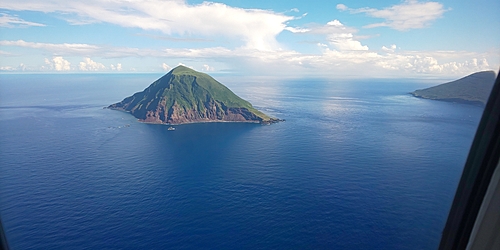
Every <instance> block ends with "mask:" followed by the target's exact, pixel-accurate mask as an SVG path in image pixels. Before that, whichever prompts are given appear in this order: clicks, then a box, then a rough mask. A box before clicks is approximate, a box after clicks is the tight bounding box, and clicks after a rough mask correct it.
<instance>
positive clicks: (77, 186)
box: [0, 74, 483, 250]
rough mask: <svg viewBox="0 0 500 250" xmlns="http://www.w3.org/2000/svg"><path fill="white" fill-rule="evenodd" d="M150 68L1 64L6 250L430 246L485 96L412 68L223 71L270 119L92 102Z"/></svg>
mask: <svg viewBox="0 0 500 250" xmlns="http://www.w3.org/2000/svg"><path fill="white" fill-rule="evenodd" d="M160 76H161V75H155V74H121V75H120V74H115V75H114V74H101V75H98V74H96V75H91V74H87V75H85V74H81V75H78V74H61V75H0V215H1V219H2V221H3V224H4V227H5V230H6V235H7V238H8V241H9V244H10V247H11V248H12V249H381V250H382V249H383V250H391V249H395V250H396V249H398V250H402V249H418V250H422V249H436V248H437V246H438V244H439V239H440V236H441V231H442V230H443V228H444V224H445V221H446V219H447V214H448V210H449V209H450V206H451V202H452V199H453V196H454V193H455V189H456V187H457V185H458V181H459V178H460V175H461V172H462V169H463V165H464V163H465V160H466V157H467V153H468V150H469V148H470V145H471V142H472V139H473V137H474V133H475V130H476V127H477V125H478V123H479V120H480V117H481V114H482V111H483V108H482V107H478V106H473V105H467V104H460V103H450V102H440V101H432V100H424V99H418V98H414V97H412V96H410V95H409V94H408V92H411V91H413V90H415V89H419V88H425V87H429V86H432V84H430V83H429V82H424V81H418V80H383V79H376V80H325V79H299V80H265V79H258V78H255V79H252V78H248V79H246V78H230V77H222V79H219V80H220V81H221V82H223V83H224V84H225V85H226V86H228V87H229V88H230V89H232V90H233V91H234V92H235V93H236V94H238V95H239V96H241V97H242V98H244V99H246V100H249V101H250V102H251V103H253V104H254V106H255V107H257V108H258V109H259V110H261V111H263V112H265V113H267V114H269V115H272V116H274V117H278V118H280V119H286V122H282V123H278V124H273V125H270V126H264V125H257V124H247V123H204V124H188V125H180V126H176V130H175V131H168V130H167V128H168V126H164V125H154V124H144V123H140V122H137V120H136V119H135V118H134V117H133V116H131V115H130V114H128V113H125V112H119V111H113V110H109V109H103V107H105V106H107V105H109V104H112V103H115V102H118V101H121V100H122V99H123V98H124V97H126V96H129V95H131V94H133V93H135V92H138V91H142V90H143V89H144V88H146V87H147V86H148V85H149V84H150V83H152V82H153V81H154V80H156V79H157V78H159V77H160Z"/></svg>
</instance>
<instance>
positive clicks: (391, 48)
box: [382, 44, 397, 52]
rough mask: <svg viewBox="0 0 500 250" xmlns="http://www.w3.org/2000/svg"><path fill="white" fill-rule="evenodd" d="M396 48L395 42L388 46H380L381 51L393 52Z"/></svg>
mask: <svg viewBox="0 0 500 250" xmlns="http://www.w3.org/2000/svg"><path fill="white" fill-rule="evenodd" d="M396 49H397V46H396V44H393V45H391V46H389V48H387V47H385V46H382V51H385V52H394V51H395V50H396Z"/></svg>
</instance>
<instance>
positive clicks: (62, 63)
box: [42, 56, 71, 71]
mask: <svg viewBox="0 0 500 250" xmlns="http://www.w3.org/2000/svg"><path fill="white" fill-rule="evenodd" d="M45 65H46V67H42V70H45V69H49V70H55V71H69V70H71V63H70V62H68V61H67V60H66V59H64V58H62V57H61V56H55V57H53V58H52V60H49V59H47V58H45Z"/></svg>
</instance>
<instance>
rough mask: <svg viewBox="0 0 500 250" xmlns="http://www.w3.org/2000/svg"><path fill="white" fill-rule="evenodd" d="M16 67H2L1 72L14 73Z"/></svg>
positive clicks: (0, 67)
mask: <svg viewBox="0 0 500 250" xmlns="http://www.w3.org/2000/svg"><path fill="white" fill-rule="evenodd" d="M14 70H15V69H14V67H12V66H0V71H14Z"/></svg>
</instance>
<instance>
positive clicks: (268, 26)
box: [0, 0, 294, 50]
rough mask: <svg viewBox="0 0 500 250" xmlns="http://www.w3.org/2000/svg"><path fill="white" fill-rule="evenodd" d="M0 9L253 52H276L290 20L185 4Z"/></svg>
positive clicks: (11, 4)
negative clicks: (220, 40) (216, 40)
mask: <svg viewBox="0 0 500 250" xmlns="http://www.w3.org/2000/svg"><path fill="white" fill-rule="evenodd" d="M0 8H2V9H9V10H17V11H21V10H30V11H41V12H45V13H47V12H57V13H65V14H67V13H71V14H73V15H74V16H75V17H81V18H82V19H84V23H85V22H88V20H89V19H90V20H95V21H98V22H107V23H112V24H116V25H120V26H123V27H134V28H141V29H144V30H159V31H162V32H163V33H165V34H178V35H186V34H198V35H205V36H209V37H220V36H223V37H227V38H231V39H235V40H239V41H241V42H243V45H244V46H245V47H248V48H252V49H259V50H272V49H275V48H278V47H279V46H278V43H277V41H276V36H277V35H278V34H279V33H281V32H282V31H283V30H284V29H285V27H286V24H285V23H286V22H287V21H290V20H293V19H294V17H293V16H287V15H284V14H282V13H276V12H273V11H268V10H259V9H243V8H235V7H231V6H228V5H225V4H222V3H213V2H203V3H201V4H193V5H191V4H188V3H187V2H186V1H183V0H163V1H162V0H150V1H107V0H89V1H67V0H45V1H39V0H26V1H18V0H3V1H1V2H0Z"/></svg>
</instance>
